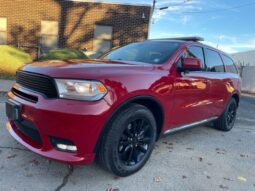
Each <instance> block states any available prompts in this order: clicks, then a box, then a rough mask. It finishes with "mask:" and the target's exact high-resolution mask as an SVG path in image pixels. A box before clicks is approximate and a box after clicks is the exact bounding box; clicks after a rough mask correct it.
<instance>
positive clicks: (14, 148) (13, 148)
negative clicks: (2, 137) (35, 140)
mask: <svg viewBox="0 0 255 191" xmlns="http://www.w3.org/2000/svg"><path fill="white" fill-rule="evenodd" d="M0 149H10V150H20V151H29V150H28V149H22V148H17V147H2V146H0Z"/></svg>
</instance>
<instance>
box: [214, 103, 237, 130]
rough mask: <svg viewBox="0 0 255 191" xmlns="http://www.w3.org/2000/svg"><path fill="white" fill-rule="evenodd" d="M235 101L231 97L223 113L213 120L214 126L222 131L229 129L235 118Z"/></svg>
mask: <svg viewBox="0 0 255 191" xmlns="http://www.w3.org/2000/svg"><path fill="white" fill-rule="evenodd" d="M236 113H237V102H236V100H235V99H234V98H231V99H230V101H229V103H228V105H227V107H226V109H225V111H224V113H223V114H222V115H221V116H220V118H219V119H217V121H215V123H214V126H215V127H216V128H217V129H219V130H222V131H230V130H231V129H232V128H233V126H234V124H235V120H236Z"/></svg>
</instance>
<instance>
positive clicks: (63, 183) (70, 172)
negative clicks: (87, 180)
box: [54, 165, 74, 191]
mask: <svg viewBox="0 0 255 191" xmlns="http://www.w3.org/2000/svg"><path fill="white" fill-rule="evenodd" d="M73 171H74V168H73V166H71V165H70V166H68V172H67V174H66V175H65V176H64V177H63V180H62V183H61V184H60V185H59V186H58V187H57V188H56V189H55V190H54V191H60V190H61V189H62V188H63V187H65V186H66V185H67V183H68V180H69V177H70V176H71V175H72V174H73Z"/></svg>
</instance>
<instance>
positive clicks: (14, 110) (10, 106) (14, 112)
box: [5, 100, 21, 121]
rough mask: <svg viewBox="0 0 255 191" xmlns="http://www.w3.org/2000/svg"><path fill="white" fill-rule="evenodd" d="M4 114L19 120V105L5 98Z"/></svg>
mask: <svg viewBox="0 0 255 191" xmlns="http://www.w3.org/2000/svg"><path fill="white" fill-rule="evenodd" d="M5 109H6V115H7V117H8V118H9V119H11V120H14V121H19V120H21V105H20V104H18V103H16V102H14V101H12V100H7V101H6V103H5Z"/></svg>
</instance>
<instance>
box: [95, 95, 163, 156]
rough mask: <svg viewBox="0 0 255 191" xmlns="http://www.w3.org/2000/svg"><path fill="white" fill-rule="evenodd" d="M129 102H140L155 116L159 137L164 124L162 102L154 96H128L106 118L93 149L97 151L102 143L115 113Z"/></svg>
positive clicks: (129, 103)
mask: <svg viewBox="0 0 255 191" xmlns="http://www.w3.org/2000/svg"><path fill="white" fill-rule="evenodd" d="M131 104H140V105H143V106H145V107H146V108H148V109H149V110H150V111H151V112H152V114H153V116H154V117H155V120H156V124H157V139H158V138H159V137H160V133H161V130H162V128H163V125H164V109H163V106H162V104H161V103H160V101H159V100H157V99H156V98H155V97H153V96H147V95H145V96H136V97H132V98H129V99H128V100H126V101H124V102H123V103H122V104H120V105H119V106H118V107H117V108H116V109H115V110H114V112H113V113H112V115H111V117H110V118H109V119H108V120H107V122H106V124H105V125H104V127H103V129H102V131H101V133H100V135H99V137H98V140H97V143H96V146H95V148H94V151H95V152H97V151H98V149H99V148H100V144H101V143H102V141H103V140H104V135H105V134H106V132H107V130H108V129H109V128H110V126H109V125H110V124H111V123H112V121H113V120H114V119H115V117H116V116H117V114H118V113H119V112H120V111H121V110H123V109H125V108H127V107H128V106H129V105H131Z"/></svg>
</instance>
